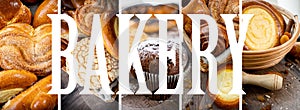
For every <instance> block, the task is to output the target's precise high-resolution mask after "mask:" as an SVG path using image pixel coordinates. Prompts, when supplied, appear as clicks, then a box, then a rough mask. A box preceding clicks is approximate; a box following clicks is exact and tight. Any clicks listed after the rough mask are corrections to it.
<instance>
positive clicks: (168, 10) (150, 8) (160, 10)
mask: <svg viewBox="0 0 300 110" xmlns="http://www.w3.org/2000/svg"><path fill="white" fill-rule="evenodd" d="M122 13H123V14H178V13H179V11H178V5H176V4H160V5H156V6H154V5H151V4H138V5H134V6H130V7H127V8H125V9H123V10H122ZM131 22H132V24H131V26H134V27H136V28H137V26H138V22H139V20H138V19H137V18H136V17H133V18H132V19H131ZM167 26H168V29H170V28H173V27H175V26H176V22H175V21H173V20H170V21H168V25H167ZM158 31H159V26H158V19H156V18H155V17H154V16H152V17H151V18H150V19H149V20H148V21H147V22H146V26H145V27H144V32H145V33H154V32H158Z"/></svg>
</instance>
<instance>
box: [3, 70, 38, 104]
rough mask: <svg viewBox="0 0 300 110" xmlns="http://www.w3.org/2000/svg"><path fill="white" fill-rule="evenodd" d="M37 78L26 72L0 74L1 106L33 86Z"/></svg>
mask: <svg viewBox="0 0 300 110" xmlns="http://www.w3.org/2000/svg"><path fill="white" fill-rule="evenodd" d="M36 80H37V77H36V76H35V75H34V74H33V73H31V72H28V71H24V70H7V71H1V72H0V104H1V103H4V102H6V101H8V100H9V99H10V98H12V97H13V96H15V95H16V94H18V93H19V92H21V91H23V90H24V89H26V88H27V87H29V86H31V85H32V84H33V83H35V81H36Z"/></svg>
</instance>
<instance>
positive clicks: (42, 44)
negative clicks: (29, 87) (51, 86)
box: [0, 23, 52, 76]
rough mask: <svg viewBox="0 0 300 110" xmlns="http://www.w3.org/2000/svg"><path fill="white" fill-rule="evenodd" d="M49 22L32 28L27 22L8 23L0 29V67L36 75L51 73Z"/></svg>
mask: <svg viewBox="0 0 300 110" xmlns="http://www.w3.org/2000/svg"><path fill="white" fill-rule="evenodd" d="M51 28H52V26H51V24H44V25H41V26H39V27H37V28H36V29H34V28H33V27H32V26H30V25H29V24H25V23H15V24H10V25H8V26H6V27H5V28H3V29H2V30H1V31H0V67H1V68H3V69H5V70H11V69H18V70H27V71H30V72H33V73H35V74H36V75H38V76H46V75H48V74H50V73H51V55H52V54H51V53H52V51H51V36H52V34H51V31H52V29H51Z"/></svg>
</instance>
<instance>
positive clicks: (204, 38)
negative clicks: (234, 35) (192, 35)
mask: <svg viewBox="0 0 300 110" xmlns="http://www.w3.org/2000/svg"><path fill="white" fill-rule="evenodd" d="M208 40H209V27H208V24H202V25H201V26H200V41H201V45H200V50H201V51H204V50H205V49H206V48H207V47H208ZM228 47H229V40H228V36H227V32H226V28H225V27H224V26H223V25H220V24H218V42H217V46H216V48H215V49H214V50H213V52H212V54H213V55H215V56H218V55H220V54H221V53H222V52H223V51H225V50H226V49H227V48H228Z"/></svg>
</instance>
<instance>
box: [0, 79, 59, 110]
mask: <svg viewBox="0 0 300 110" xmlns="http://www.w3.org/2000/svg"><path fill="white" fill-rule="evenodd" d="M51 81H52V75H49V76H47V77H45V78H43V79H41V80H40V81H38V82H37V83H36V84H34V85H33V86H31V87H30V88H28V89H27V90H25V91H24V92H22V93H21V94H19V95H17V96H16V97H15V98H13V99H12V100H10V101H8V102H7V103H6V104H5V105H4V106H3V108H2V109H4V110H53V109H54V107H55V106H56V104H57V95H51V94H47V93H48V92H49V91H50V89H51V84H52V82H51Z"/></svg>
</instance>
